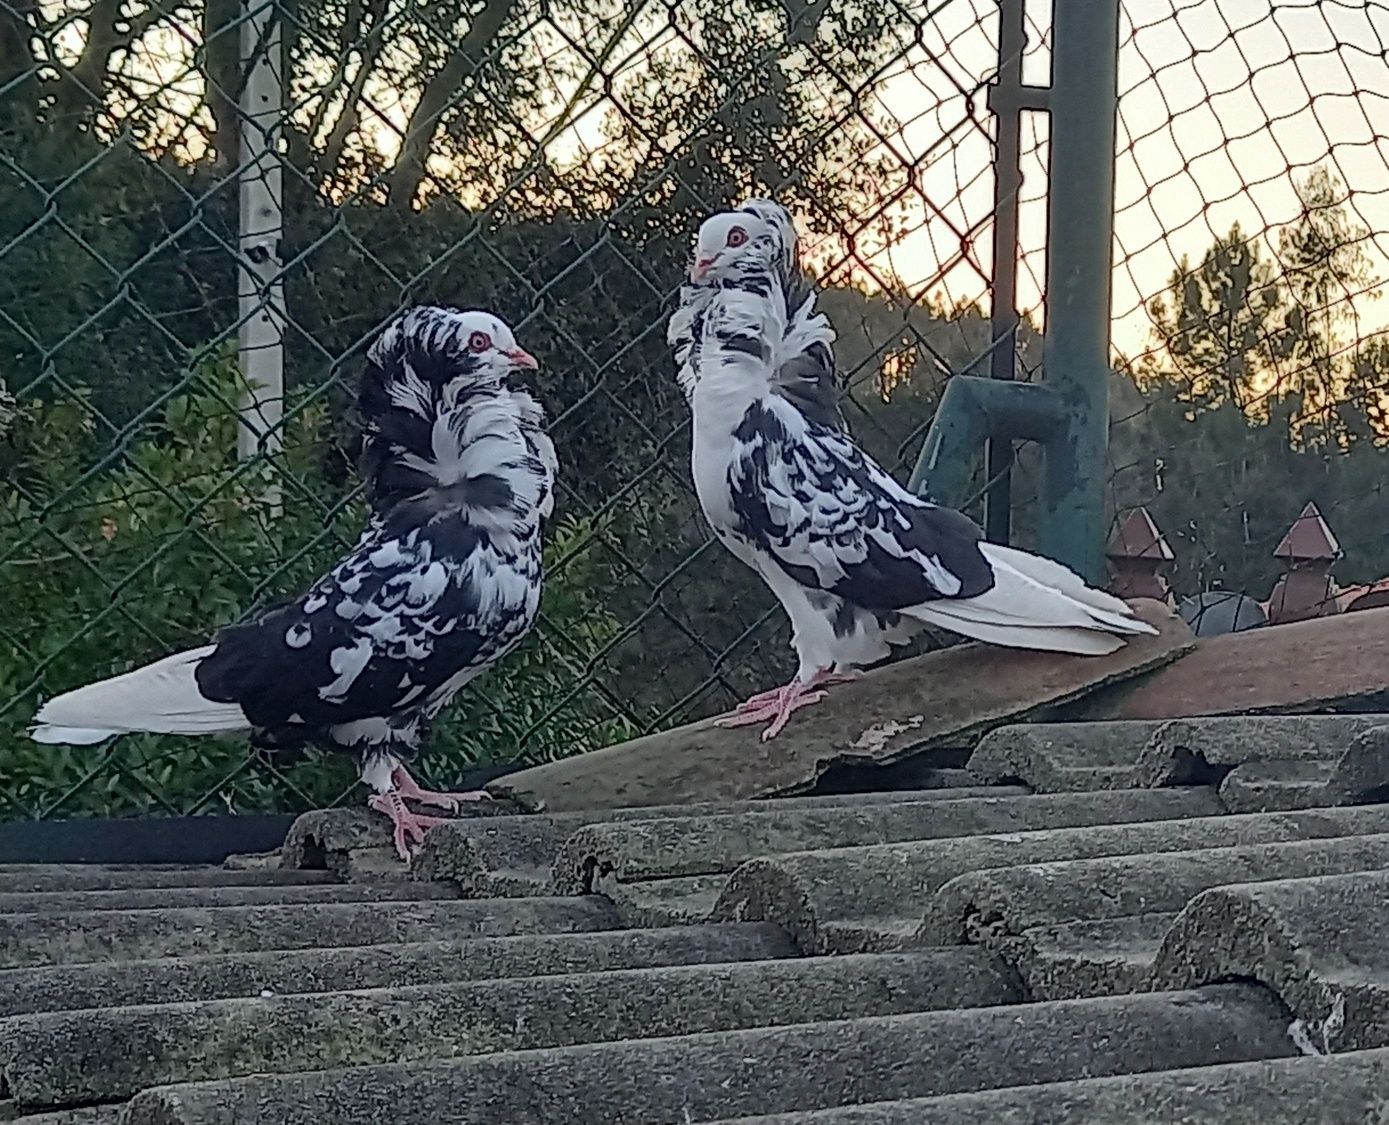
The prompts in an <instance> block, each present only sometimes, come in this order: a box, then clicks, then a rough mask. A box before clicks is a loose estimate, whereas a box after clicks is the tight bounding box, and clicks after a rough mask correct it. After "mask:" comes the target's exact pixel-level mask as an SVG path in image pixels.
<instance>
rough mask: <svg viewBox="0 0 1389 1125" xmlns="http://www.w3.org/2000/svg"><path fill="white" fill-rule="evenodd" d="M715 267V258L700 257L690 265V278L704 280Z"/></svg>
mask: <svg viewBox="0 0 1389 1125" xmlns="http://www.w3.org/2000/svg"><path fill="white" fill-rule="evenodd" d="M713 268H714V259H713V258H700V259H698V260H697V261H696V262H695V264H694V265H692V266H691V267H690V280H691V281H703V280H704V275H705V274H707V273H708V272H709V271H710V270H711V269H713Z"/></svg>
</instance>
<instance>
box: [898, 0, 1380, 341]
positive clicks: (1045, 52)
mask: <svg viewBox="0 0 1389 1125" xmlns="http://www.w3.org/2000/svg"><path fill="white" fill-rule="evenodd" d="M994 12H995V5H994V2H993V0H949V2H948V3H946V4H945V5H943V6H942V7H941V8H940V11H939V13H938V14H937V15H936V17H935V18H934V20H932V21H931V22H930V23H929V24H927V25H926V27H925V28H924V35H923V42H922V44H921V46H920V47H917V48H915V49H914V50H913V51H912V52H911V53H910V54H909V55H908V56H907V57H906V58H905V59H904V60H903V62H902V64H901V65H899V66H898V67H897V68H895V70H894V72H893V73H892V74H891V75H890V76H889V77H888V78H887V79H886V81H884V82H883V83H882V85H881V86H880V87H879V90H878V92H877V97H876V102H877V109H878V111H879V112H880V113H881V114H883V115H885V116H887V117H889V118H891V119H893V120H895V121H897V122H899V123H901V129H900V132H899V133H898V135H897V136H896V137H895V138H894V147H895V148H897V149H898V150H899V151H900V153H901V155H902V157H903V159H904V161H905V160H910V159H920V158H921V157H922V155H923V154H925V153H927V152H928V151H931V152H932V155H931V156H929V157H927V158H926V160H925V168H924V170H923V171H920V172H919V173H918V174H916V175H915V176H914V177H913V178H914V181H915V184H914V186H915V191H916V195H917V200H915V201H914V202H913V204H912V206H911V208H910V209H911V210H914V212H915V214H914V216H913V218H914V220H915V222H914V229H912V231H911V232H910V233H909V234H907V235H906V237H904V238H902V239H901V241H900V242H898V243H897V244H896V245H895V246H894V247H892V248H891V250H890V251H886V250H885V251H883V252H882V253H881V255H880V262H879V263H875V266H877V268H879V269H881V268H882V266H881V263H882V262H890V265H891V269H892V271H893V272H895V274H896V275H897V277H899V278H900V279H901V281H902V282H903V283H904V284H905V286H906V287H907V288H908V289H909V290H911V291H917V290H919V289H923V288H924V289H926V290H928V291H938V292H940V293H942V294H943V295H945V296H947V297H948V298H951V299H955V300H971V299H984V301H985V303H987V299H986V296H985V295H986V292H987V287H986V284H985V282H984V280H983V278H982V277H981V276H980V274H979V273H978V272H976V271H975V270H974V269H973V268H972V267H971V266H970V265H969V264H968V263H963V264H958V265H955V266H954V267H953V268H948V269H947V271H946V272H945V273H944V274H943V275H942V272H941V271H942V267H943V266H949V263H950V262H951V261H952V259H953V258H954V257H956V256H957V255H958V252H959V249H960V239H959V237H958V235H957V231H971V230H976V231H978V238H977V240H976V241H975V243H974V245H973V252H972V254H971V255H970V257H971V258H972V259H973V260H974V261H976V262H978V263H979V264H980V265H981V266H983V267H984V271H985V273H987V265H988V262H989V260H990V257H991V253H992V251H991V244H990V239H991V231H990V229H989V224H988V216H989V213H990V211H991V209H992V191H993V185H992V179H991V178H990V177H987V176H985V177H982V178H981V177H979V176H978V175H977V170H978V169H979V168H981V167H983V166H984V165H986V163H987V162H988V160H989V159H990V154H991V137H992V130H993V124H992V115H991V114H990V113H989V112H988V110H987V108H986V107H985V106H984V104H983V101H982V98H979V99H976V100H975V103H974V104H973V105H972V106H971V104H970V102H969V101H968V100H967V98H966V96H965V95H964V94H962V93H961V92H960V87H963V89H965V90H970V89H973V88H974V87H975V86H976V85H977V83H978V82H979V81H980V79H981V78H982V77H984V76H987V75H988V74H989V73H990V72H991V70H992V68H993V66H994V65H995V62H994V60H995V59H996V52H997V46H996V43H997V40H996V34H997V32H996V22H997V21H996V18H995V16H994ZM1026 13H1027V23H1028V27H1029V34H1028V38H1029V45H1028V49H1027V51H1026V52H1025V55H1024V68H1023V81H1024V82H1027V83H1031V84H1045V83H1046V82H1047V80H1048V73H1049V70H1050V65H1051V59H1050V41H1049V24H1050V11H1049V4H1047V3H1038V2H1035V0H1034V2H1030V3H1029V4H1028V5H1027V9H1026ZM1120 43H1121V46H1120V54H1119V92H1120V96H1119V109H1118V121H1117V143H1116V149H1117V158H1116V166H1115V250H1114V265H1115V273H1114V298H1113V299H1114V314H1115V325H1114V343H1115V346H1116V348H1118V349H1119V350H1120V351H1121V352H1123V353H1125V354H1128V355H1134V354H1136V353H1138V352H1140V351H1142V350H1144V349H1145V348H1146V347H1148V346H1149V334H1148V327H1149V323H1150V321H1149V317H1148V315H1147V313H1146V311H1145V308H1144V306H1145V304H1146V302H1147V301H1148V300H1149V299H1150V298H1151V297H1153V296H1154V295H1156V294H1157V293H1159V292H1161V291H1162V290H1163V289H1164V288H1165V287H1166V285H1167V283H1168V279H1169V278H1170V276H1171V274H1172V271H1173V269H1174V267H1175V265H1176V263H1177V262H1178V261H1179V260H1180V258H1181V257H1182V255H1183V254H1186V255H1189V256H1190V257H1191V259H1192V260H1193V263H1194V262H1198V261H1199V260H1200V256H1201V254H1202V253H1203V252H1204V251H1205V250H1206V248H1207V247H1209V246H1210V245H1211V243H1212V242H1213V241H1214V240H1215V239H1216V238H1217V237H1219V236H1223V235H1224V234H1226V233H1227V232H1228V231H1229V230H1230V228H1231V226H1232V225H1233V224H1235V223H1239V224H1240V226H1241V228H1242V229H1243V230H1244V231H1245V232H1246V233H1247V234H1250V233H1262V234H1265V235H1267V236H1269V240H1268V241H1266V246H1265V250H1266V251H1267V254H1266V256H1269V257H1272V256H1273V251H1274V249H1275V247H1276V233H1275V232H1276V228H1277V226H1278V225H1279V224H1282V223H1286V222H1289V221H1291V220H1293V219H1295V218H1296V217H1297V215H1298V212H1299V206H1298V201H1297V196H1296V193H1295V191H1294V186H1293V185H1294V178H1295V177H1298V178H1300V177H1302V176H1305V174H1306V172H1307V171H1308V170H1310V168H1311V167H1312V166H1314V165H1316V164H1318V163H1321V164H1324V165H1326V166H1327V167H1329V168H1330V169H1331V170H1333V171H1334V172H1335V173H1336V174H1337V175H1338V177H1339V178H1340V180H1341V181H1342V182H1343V183H1344V184H1345V185H1346V186H1347V188H1348V193H1349V195H1348V203H1349V207H1350V209H1351V211H1352V213H1353V215H1354V216H1355V218H1356V219H1357V220H1358V222H1359V223H1360V225H1362V226H1364V227H1367V228H1368V229H1369V230H1370V231H1371V232H1374V236H1373V238H1372V239H1371V240H1370V242H1369V243H1367V245H1366V247H1365V249H1366V250H1367V252H1368V254H1369V257H1370V260H1371V268H1372V270H1373V272H1374V274H1375V276H1376V279H1384V278H1385V277H1386V275H1389V66H1386V63H1385V49H1386V44H1389V0H1353V2H1352V0H1320V2H1317V0H1272V2H1270V0H1124V3H1123V4H1122V10H1121V16H1120ZM1047 127H1048V120H1047V116H1046V115H1045V114H1036V113H1026V114H1024V120H1023V142H1022V149H1023V163H1022V166H1023V175H1024V185H1023V190H1022V193H1021V197H1020V217H1019V223H1020V231H1019V243H1020V249H1021V259H1020V269H1019V285H1018V290H1019V291H1018V306H1019V308H1020V309H1023V310H1025V311H1027V310H1032V311H1034V312H1035V310H1037V309H1038V306H1039V305H1040V292H1041V277H1042V272H1043V270H1044V263H1045V240H1046V204H1045V199H1046V136H1047ZM943 135H949V136H950V137H951V139H952V143H951V144H948V145H945V146H941V145H939V144H938V143H937V142H938V141H939V140H940V138H941V137H942V136H943ZM933 146H934V147H933ZM1354 305H1355V308H1356V311H1357V313H1358V314H1359V316H1360V324H1361V332H1362V334H1368V333H1370V332H1373V331H1375V330H1378V329H1383V328H1384V327H1385V325H1386V322H1389V309H1386V305H1385V302H1384V301H1383V300H1381V299H1376V298H1374V297H1371V296H1369V295H1360V296H1357V297H1356V298H1355V299H1354Z"/></svg>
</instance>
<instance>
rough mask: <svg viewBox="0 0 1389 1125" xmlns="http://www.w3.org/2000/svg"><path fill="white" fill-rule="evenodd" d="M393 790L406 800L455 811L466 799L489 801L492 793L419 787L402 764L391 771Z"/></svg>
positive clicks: (480, 790) (476, 790)
mask: <svg viewBox="0 0 1389 1125" xmlns="http://www.w3.org/2000/svg"><path fill="white" fill-rule="evenodd" d="M391 781H392V782H394V784H395V791H396V792H397V793H399V794H400V795H401V796H402V797H404V798H405V799H406V800H407V801H418V802H419V803H420V804H422V805H428V806H429V807H430V808H435V809H444V810H446V811H448V812H457V811H458V807H459V805H462V804H463V803H464V802H466V801H490V800H491V799H492V794H491V793H489V792H487V790H485V789H469V790H468V791H467V792H464V793H437V792H435V791H434V790H433V789H421V788H420V786H419V783H418V782H417V781H416V780H415V779H414V778H413V777H411V776H410V773H409V771H408V770H406V768H405V767H404V766H396V768H395V770H394V771H393V772H392V773H391Z"/></svg>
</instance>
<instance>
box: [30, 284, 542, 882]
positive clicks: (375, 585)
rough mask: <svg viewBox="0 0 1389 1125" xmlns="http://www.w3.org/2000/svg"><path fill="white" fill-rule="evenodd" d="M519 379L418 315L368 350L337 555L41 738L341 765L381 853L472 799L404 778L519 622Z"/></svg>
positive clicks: (491, 323)
mask: <svg viewBox="0 0 1389 1125" xmlns="http://www.w3.org/2000/svg"><path fill="white" fill-rule="evenodd" d="M536 366H537V363H536V361H535V359H534V358H533V357H532V356H531V354H530V353H529V352H527V351H525V350H524V349H522V348H521V347H520V346H519V345H518V344H517V343H516V340H515V337H514V336H513V335H512V332H511V329H510V328H508V327H507V325H506V324H505V323H503V322H502V321H501V320H500V319H498V318H497V317H496V316H493V315H492V314H491V313H488V312H481V311H476V310H469V311H461V310H457V309H451V308H440V307H433V306H420V307H416V308H412V309H409V310H407V311H406V312H404V313H403V314H402V315H400V316H399V317H398V318H397V319H396V320H394V321H393V322H392V323H391V324H390V325H388V326H387V328H386V329H385V330H384V331H383V332H382V334H381V335H380V336H379V337H378V339H377V340H376V341H375V343H374V344H373V345H372V347H371V349H370V350H369V352H368V355H367V361H366V365H365V371H364V373H363V377H362V381H361V386H360V389H359V393H358V400H357V405H358V413H359V414H360V417H361V421H362V427H363V435H362V451H361V457H360V461H359V467H360V470H361V473H362V476H363V478H364V481H365V484H366V489H367V494H368V497H369V499H370V502H371V511H370V516H369V518H368V520H367V524H366V527H365V529H364V530H363V532H362V534H361V537H360V538H359V539H358V540H357V543H356V545H355V546H354V547H353V549H352V550H351V551H350V552H349V553H348V554H347V555H345V556H344V557H343V558H342V559H341V560H340V561H339V562H338V563H337V564H336V565H335V566H333V567H332V569H331V570H329V571H328V572H327V573H326V574H325V575H323V576H322V577H321V578H319V579H318V580H317V581H316V582H314V583H313V584H312V585H311V586H310V587H309V589H308V590H307V591H306V592H304V593H303V594H302V595H301V596H300V597H298V598H297V599H295V600H293V601H290V602H288V603H285V604H282V605H279V606H274V607H271V608H268V609H265V610H262V611H260V612H258V613H255V614H253V615H251V616H250V617H248V618H247V619H245V620H243V621H241V622H239V623H237V624H234V625H231V626H228V627H226V628H223V629H221V630H219V631H218V632H216V633H215V635H214V636H213V638H212V640H211V642H210V643H209V644H205V645H202V646H199V647H197V648H193V649H189V650H187V651H184V652H178V653H175V654H173V655H171V656H167V657H165V658H164V659H162V660H158V661H156V662H154V663H152V664H149V665H146V666H144V667H141V668H137V669H136V670H134V671H131V672H126V673H125V674H123V675H119V676H115V677H113V678H111V679H107V680H102V681H100V682H99V683H94V684H89V685H87V686H85V687H81V688H78V689H76V690H75V691H70V692H68V693H66V694H65V695H60V696H58V697H57V698H55V699H52V700H50V701H49V702H48V703H46V704H44V705H43V707H41V708H40V709H39V711H38V713H37V715H36V716H35V723H36V725H35V726H34V728H33V729H32V731H31V735H32V737H33V738H34V739H35V740H36V741H38V742H44V743H68V744H78V745H83V744H91V743H96V742H101V741H103V740H105V739H107V738H110V737H113V736H116V735H120V734H126V733H130V732H136V731H145V732H150V733H155V734H181V735H203V734H213V735H227V734H232V733H235V732H249V734H250V740H251V744H252V745H253V746H255V747H257V748H261V749H266V750H284V749H290V748H296V747H300V746H304V745H308V744H314V745H319V746H323V747H325V748H327V749H331V750H337V751H342V752H346V753H351V754H353V755H354V756H355V757H356V758H357V761H358V766H359V775H360V777H361V780H362V781H363V782H364V783H365V784H366V785H367V786H368V787H369V788H370V789H371V791H372V793H371V796H370V797H369V799H368V802H367V803H368V806H369V807H370V808H372V809H373V810H375V811H377V812H380V813H383V814H385V815H386V816H387V817H389V818H390V821H391V825H392V832H393V839H394V843H395V847H396V851H397V852H398V853H399V855H400V857H401V858H402V859H403V860H405V861H406V862H407V863H408V862H409V861H410V858H411V855H412V851H411V848H412V845H418V844H421V843H423V840H424V836H425V832H426V830H428V829H429V828H432V827H434V826H435V825H437V824H439V823H441V822H442V821H441V820H440V818H437V817H431V816H423V815H420V814H417V813H414V812H412V811H411V810H410V808H408V807H407V806H406V804H405V801H406V800H413V801H416V802H419V803H421V804H424V805H428V806H431V807H434V808H440V809H445V810H450V811H452V810H456V809H457V808H458V807H459V806H460V805H461V803H462V802H465V801H473V800H480V799H483V798H485V797H486V796H487V794H486V793H485V792H480V791H479V792H464V793H442V792H435V791H431V790H428V789H423V788H421V786H420V785H419V784H418V783H417V782H416V781H415V779H414V778H413V777H412V776H411V774H410V772H409V770H408V769H407V768H406V762H407V761H408V760H410V759H411V758H412V757H413V755H414V753H415V751H417V750H418V749H419V746H420V744H421V741H422V739H423V737H424V735H425V733H426V730H427V727H428V725H429V723H430V721H431V720H432V719H434V717H435V716H437V715H438V714H439V712H440V711H441V710H442V709H443V708H444V707H445V706H447V705H448V703H449V701H450V700H451V699H453V697H454V696H455V695H456V694H457V693H458V691H459V689H461V688H462V687H463V686H464V685H465V684H467V683H469V682H470V681H471V680H472V679H473V678H474V677H476V676H477V675H479V674H480V673H481V672H483V671H484V670H485V669H486V668H488V667H489V666H490V665H492V664H494V663H495V662H496V661H498V660H499V659H501V658H502V657H503V656H505V655H506V654H507V653H508V652H509V651H510V650H511V649H513V648H514V647H515V646H516V645H517V644H518V643H519V642H520V640H521V639H522V637H524V636H525V634H526V633H527V631H528V630H529V629H530V627H531V625H532V624H533V623H534V621H535V618H536V614H537V612H538V610H539V606H540V594H541V536H542V528H543V525H544V523H545V521H546V520H547V519H548V518H549V516H550V514H551V511H552V509H553V505H554V497H553V489H554V480H555V474H556V472H557V468H558V465H557V460H556V457H555V450H554V446H553V444H552V443H551V441H550V439H549V437H548V436H547V435H546V434H545V432H544V430H543V429H542V425H543V421H544V415H543V412H542V410H541V407H540V406H539V404H538V403H537V402H536V401H535V399H534V398H533V397H532V396H531V395H530V394H529V393H528V392H527V391H525V390H523V389H519V388H517V387H513V386H512V385H510V384H509V382H508V379H509V377H510V376H511V375H512V374H513V373H515V372H517V371H519V370H522V369H534V368H535V367H536Z"/></svg>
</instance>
